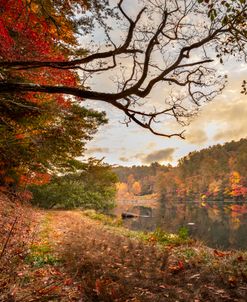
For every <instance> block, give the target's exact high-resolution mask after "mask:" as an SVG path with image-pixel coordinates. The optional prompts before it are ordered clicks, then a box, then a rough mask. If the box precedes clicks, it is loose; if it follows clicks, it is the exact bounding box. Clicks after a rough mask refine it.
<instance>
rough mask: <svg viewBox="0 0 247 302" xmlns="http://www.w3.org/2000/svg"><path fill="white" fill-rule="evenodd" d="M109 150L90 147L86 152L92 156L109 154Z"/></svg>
mask: <svg viewBox="0 0 247 302" xmlns="http://www.w3.org/2000/svg"><path fill="white" fill-rule="evenodd" d="M109 152H110V149H109V148H101V147H92V148H90V149H88V150H87V151H86V153H87V154H93V153H109Z"/></svg>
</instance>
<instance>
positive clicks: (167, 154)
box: [141, 148, 176, 164]
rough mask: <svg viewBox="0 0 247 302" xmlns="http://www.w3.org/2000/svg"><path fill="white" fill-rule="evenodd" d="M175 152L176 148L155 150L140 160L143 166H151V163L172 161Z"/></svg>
mask: <svg viewBox="0 0 247 302" xmlns="http://www.w3.org/2000/svg"><path fill="white" fill-rule="evenodd" d="M175 151H176V148H167V149H163V150H157V151H154V152H152V153H150V154H148V155H146V156H143V157H142V158H141V160H142V162H143V163H145V164H151V163H152V162H163V161H173V153H174V152H175Z"/></svg>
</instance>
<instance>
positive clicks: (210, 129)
mask: <svg viewBox="0 0 247 302" xmlns="http://www.w3.org/2000/svg"><path fill="white" fill-rule="evenodd" d="M246 117H247V99H246V97H242V98H233V99H230V100H229V99H228V100H225V99H221V100H216V101H214V102H212V103H210V104H208V105H207V106H205V107H204V109H203V111H202V113H201V114H200V115H199V116H198V117H197V118H196V119H195V120H194V121H193V122H192V123H191V125H190V126H189V128H188V131H187V133H186V134H187V135H186V138H187V140H188V142H190V143H192V144H197V145H202V144H204V143H206V142H207V140H208V137H209V136H211V138H212V139H213V140H214V141H215V142H219V141H230V140H238V139H240V138H242V137H246V136H247V118H246Z"/></svg>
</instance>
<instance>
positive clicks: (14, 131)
mask: <svg viewBox="0 0 247 302" xmlns="http://www.w3.org/2000/svg"><path fill="white" fill-rule="evenodd" d="M77 2H78V1H77ZM54 3H55V4H54ZM54 3H53V2H52V1H45V2H44V1H21V0H20V1H12V0H10V1H5V0H1V1H0V7H1V9H0V46H1V47H0V61H1V62H2V61H5V60H8V61H10V60H13V59H15V60H26V59H27V58H28V59H35V58H37V57H38V58H39V60H40V61H42V60H68V59H69V54H70V55H71V53H72V52H71V51H70V48H73V47H77V40H76V37H75V33H76V32H77V27H78V24H80V22H82V20H80V19H77V20H74V21H73V20H72V19H71V14H72V11H71V10H72V9H73V8H72V7H71V6H70V5H69V2H68V1H63V2H60V1H55V2H54ZM70 3H72V2H70ZM79 4H81V6H80V8H81V9H83V8H84V7H85V5H86V4H85V3H84V2H83V1H82V2H81V3H79V2H78V5H79ZM54 5H55V6H54ZM58 8H61V10H59V11H60V13H58V12H57V9H58ZM78 9H79V8H78ZM77 51H78V52H82V50H79V49H77ZM84 52H85V50H84ZM0 75H1V79H0V81H1V83H3V82H14V81H22V82H31V81H34V80H38V81H39V82H40V83H42V84H50V85H55V84H56V83H57V82H58V81H60V83H61V84H62V85H67V86H74V85H77V83H78V76H77V74H76V73H75V72H73V71H72V70H63V69H59V70H54V69H53V70H48V69H47V68H43V69H42V70H39V71H38V70H33V69H22V70H15V69H4V68H1V69H0ZM0 110H1V119H0V137H1V138H0V184H9V185H13V184H15V183H18V184H19V185H22V186H24V187H25V186H27V185H29V184H30V182H32V183H34V184H44V183H46V182H48V181H49V179H50V176H49V174H47V173H52V171H55V172H56V173H57V172H58V171H60V172H65V171H67V170H71V169H76V166H77V165H78V164H77V162H76V160H75V157H77V156H81V155H82V154H83V151H84V149H85V143H86V141H88V140H90V139H91V138H92V135H93V134H94V133H95V131H96V130H97V127H98V126H99V125H101V124H103V123H105V122H106V118H105V115H104V113H99V112H96V111H93V110H88V109H86V108H85V107H82V106H80V102H79V100H78V99H76V98H73V99H72V98H69V97H65V96H63V95H43V94H40V93H33V92H21V93H15V94H11V93H6V94H3V95H1V97H0Z"/></svg>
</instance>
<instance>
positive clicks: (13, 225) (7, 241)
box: [0, 216, 17, 259]
mask: <svg viewBox="0 0 247 302" xmlns="http://www.w3.org/2000/svg"><path fill="white" fill-rule="evenodd" d="M16 222H17V216H16V217H15V220H14V222H13V223H12V226H11V229H10V231H9V234H8V237H7V239H6V241H5V243H4V246H3V249H2V252H1V254H0V259H1V258H2V257H3V254H4V252H5V250H6V248H7V245H8V243H9V240H10V237H11V235H12V232H13V230H14V227H15V224H16Z"/></svg>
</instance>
